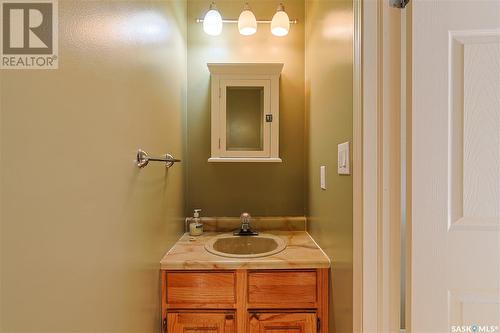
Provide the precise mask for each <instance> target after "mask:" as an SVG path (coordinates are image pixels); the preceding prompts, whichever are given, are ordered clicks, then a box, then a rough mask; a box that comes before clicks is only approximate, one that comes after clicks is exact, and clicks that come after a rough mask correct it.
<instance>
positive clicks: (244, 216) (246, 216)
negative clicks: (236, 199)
mask: <svg viewBox="0 0 500 333" xmlns="http://www.w3.org/2000/svg"><path fill="white" fill-rule="evenodd" d="M251 218H252V217H251V216H250V214H248V213H246V212H244V213H241V215H240V220H242V221H244V222H249V221H250V219H251Z"/></svg>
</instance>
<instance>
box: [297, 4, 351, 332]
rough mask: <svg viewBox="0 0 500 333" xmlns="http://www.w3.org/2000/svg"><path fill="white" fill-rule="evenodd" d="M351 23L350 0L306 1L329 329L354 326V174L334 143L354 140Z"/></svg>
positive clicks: (316, 213)
mask: <svg viewBox="0 0 500 333" xmlns="http://www.w3.org/2000/svg"><path fill="white" fill-rule="evenodd" d="M352 29H353V12H352V1H351V0H307V1H306V101H307V103H306V106H307V138H308V144H307V160H308V171H307V179H308V181H307V183H308V197H307V202H308V213H307V215H308V227H309V231H310V233H311V234H312V236H313V237H314V238H315V239H316V240H317V241H318V243H319V244H320V246H321V247H322V248H323V249H324V250H325V252H326V253H327V254H328V256H329V257H330V258H331V259H332V266H333V267H332V277H333V278H332V285H333V289H332V293H331V295H330V299H331V300H332V304H331V311H330V318H331V321H330V323H331V327H330V332H331V333H334V332H352V177H351V176H339V175H337V170H336V168H337V147H336V145H337V144H338V143H342V142H346V141H351V143H352V100H353V95H352V94H353V92H352V77H353V73H352V70H353V56H352V54H353V36H352ZM351 148H352V145H351ZM322 165H324V166H326V167H327V190H321V189H320V186H319V170H320V166H322Z"/></svg>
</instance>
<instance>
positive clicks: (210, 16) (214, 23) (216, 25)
mask: <svg viewBox="0 0 500 333" xmlns="http://www.w3.org/2000/svg"><path fill="white" fill-rule="evenodd" d="M203 31H205V32H206V33H207V34H208V35H210V36H218V35H220V34H221V32H222V16H221V15H220V13H219V12H218V11H217V7H216V6H215V2H212V4H211V5H210V10H209V11H208V12H207V13H206V14H205V17H204V18H203Z"/></svg>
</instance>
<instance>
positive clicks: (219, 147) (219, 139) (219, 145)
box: [219, 138, 220, 149]
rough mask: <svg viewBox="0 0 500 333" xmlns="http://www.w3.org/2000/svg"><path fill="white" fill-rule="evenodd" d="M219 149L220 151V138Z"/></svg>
mask: <svg viewBox="0 0 500 333" xmlns="http://www.w3.org/2000/svg"><path fill="white" fill-rule="evenodd" d="M219 149H220V138H219Z"/></svg>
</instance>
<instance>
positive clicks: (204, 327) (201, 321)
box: [167, 312, 235, 333]
mask: <svg viewBox="0 0 500 333" xmlns="http://www.w3.org/2000/svg"><path fill="white" fill-rule="evenodd" d="M234 318H235V316H234V314H233V313H200V312H185V313H183V312H179V313H169V314H168V315H167V325H168V331H167V332H168V333H234V332H235V322H234Z"/></svg>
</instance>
